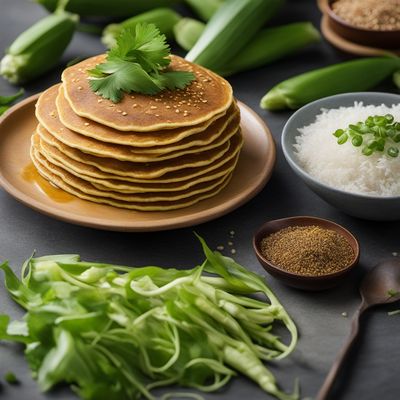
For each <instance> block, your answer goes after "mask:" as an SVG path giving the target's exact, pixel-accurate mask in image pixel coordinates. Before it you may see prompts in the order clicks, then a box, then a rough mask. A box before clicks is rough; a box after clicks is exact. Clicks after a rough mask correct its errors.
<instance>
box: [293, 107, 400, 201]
mask: <svg viewBox="0 0 400 400" xmlns="http://www.w3.org/2000/svg"><path fill="white" fill-rule="evenodd" d="M385 114H392V115H393V117H394V120H395V121H400V104H397V105H393V106H392V107H387V106H385V105H384V104H382V105H381V106H373V105H368V106H364V105H363V103H362V102H361V103H358V102H355V103H354V107H340V108H338V109H331V110H326V109H322V110H321V114H319V115H317V117H316V121H315V122H313V123H312V124H310V125H308V126H305V127H303V128H301V129H299V132H300V135H299V136H297V137H296V144H294V147H295V149H296V154H297V157H298V160H299V162H300V165H301V166H302V167H303V168H304V170H305V171H307V172H308V173H309V174H310V175H311V176H313V177H314V178H316V179H317V180H319V181H321V182H323V183H325V184H327V185H329V186H332V187H335V188H337V189H341V190H344V191H348V192H353V193H362V194H367V195H373V196H400V156H399V157H396V158H392V157H390V156H388V155H386V154H384V153H382V152H374V153H373V154H372V155H371V156H365V155H363V154H362V153H361V149H362V146H361V147H354V146H353V145H352V144H351V141H350V140H348V141H347V142H346V143H345V144H342V145H338V144H337V138H336V137H334V136H333V132H335V131H336V129H339V128H342V129H345V128H347V127H348V125H349V124H356V123H357V122H359V121H365V119H366V118H367V117H369V116H370V115H372V116H373V115H385Z"/></svg>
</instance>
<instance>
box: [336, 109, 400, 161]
mask: <svg viewBox="0 0 400 400" xmlns="http://www.w3.org/2000/svg"><path fill="white" fill-rule="evenodd" d="M399 130H400V123H399V122H394V117H393V115H392V114H386V115H383V116H382V115H375V116H369V117H368V118H367V119H366V120H365V121H364V122H362V121H359V122H357V124H349V125H348V127H347V129H337V130H336V131H335V132H334V133H333V135H334V136H335V137H337V138H338V140H337V142H338V144H344V143H346V142H347V140H348V138H349V136H350V138H351V143H352V145H353V146H355V147H359V146H361V145H362V144H363V143H364V141H365V142H366V146H364V147H363V149H362V154H364V155H366V156H370V155H371V154H373V153H374V152H375V151H380V152H383V151H385V146H386V144H387V142H388V144H389V147H388V149H387V151H386V152H387V154H388V155H389V156H390V157H393V158H395V157H397V156H398V155H399V149H398V148H397V147H395V146H393V145H392V146H390V142H393V143H399V142H400V132H398V131H399ZM361 135H363V136H364V138H363V136H361Z"/></svg>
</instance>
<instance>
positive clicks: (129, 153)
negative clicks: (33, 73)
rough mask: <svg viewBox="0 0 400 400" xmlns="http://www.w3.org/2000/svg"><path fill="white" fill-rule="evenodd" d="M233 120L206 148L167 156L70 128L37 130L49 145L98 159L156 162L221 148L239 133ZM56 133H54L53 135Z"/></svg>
mask: <svg viewBox="0 0 400 400" xmlns="http://www.w3.org/2000/svg"><path fill="white" fill-rule="evenodd" d="M232 118H233V119H232V120H231V121H230V122H229V123H228V125H227V126H226V128H225V130H224V131H222V132H221V133H220V134H219V136H218V137H217V138H216V139H215V140H214V141H212V142H211V143H209V144H208V145H205V146H192V147H187V148H185V149H182V150H179V149H178V150H175V151H171V152H168V153H165V154H143V153H141V149H140V148H139V149H138V148H133V147H131V146H123V145H118V144H112V143H104V142H100V141H98V140H96V139H92V138H90V137H87V136H82V135H79V134H78V133H75V132H73V131H71V130H70V129H68V128H62V126H61V127H59V128H58V129H55V130H52V131H49V130H48V129H46V128H44V127H43V126H42V125H39V126H38V128H37V132H38V134H39V135H40V136H41V137H42V139H43V140H45V141H46V142H48V143H49V144H51V145H53V146H56V147H58V148H60V150H61V151H62V149H61V147H62V144H64V145H66V146H68V147H72V148H74V149H78V150H80V151H81V152H84V153H88V154H91V155H94V156H97V157H106V158H114V159H116V160H120V161H133V162H155V161H162V160H168V159H170V158H176V157H179V156H182V155H185V154H191V153H199V152H202V151H206V150H211V149H213V148H215V147H218V146H221V145H222V144H223V143H225V142H227V141H228V140H229V139H230V138H231V137H232V136H233V135H234V134H235V132H236V131H237V129H238V126H239V122H240V118H239V116H238V115H235V116H233V117H232ZM54 125H57V119H56V118H54V119H53V120H52V121H51V123H50V124H48V126H49V127H51V128H53V126H54ZM53 132H54V133H53Z"/></svg>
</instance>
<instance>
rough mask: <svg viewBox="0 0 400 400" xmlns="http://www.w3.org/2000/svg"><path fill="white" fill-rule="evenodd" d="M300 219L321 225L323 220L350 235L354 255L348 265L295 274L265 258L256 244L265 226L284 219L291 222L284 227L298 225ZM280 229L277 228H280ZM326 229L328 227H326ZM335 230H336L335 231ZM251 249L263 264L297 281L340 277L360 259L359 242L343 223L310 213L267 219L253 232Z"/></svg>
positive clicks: (314, 280)
mask: <svg viewBox="0 0 400 400" xmlns="http://www.w3.org/2000/svg"><path fill="white" fill-rule="evenodd" d="M300 219H302V220H304V219H306V220H308V221H310V222H311V224H310V225H312V224H313V223H314V225H317V226H322V224H321V222H323V223H324V224H327V225H328V226H335V227H336V228H339V229H338V230H339V231H342V232H345V233H346V234H347V235H348V237H350V238H351V240H352V241H353V242H354V244H355V246H354V247H353V246H352V245H351V244H350V245H351V248H352V249H353V250H354V249H355V252H354V257H353V260H352V262H351V263H350V264H349V265H348V266H346V267H345V268H343V269H341V270H339V271H336V272H331V273H328V274H324V275H302V274H297V273H295V272H290V271H287V270H285V269H283V268H281V267H279V266H278V265H276V264H273V263H272V262H271V261H269V260H267V259H266V258H265V257H264V255H263V254H262V252H261V249H259V246H258V242H261V240H257V238H258V237H259V236H261V234H262V232H263V231H264V230H265V229H266V228H267V226H268V225H269V224H272V223H276V222H281V221H286V222H293V223H290V224H288V225H287V226H286V227H289V226H299V225H296V223H295V222H296V221H298V220H300ZM325 228H326V226H325ZM281 229H284V228H281ZM281 229H279V230H281ZM326 229H328V228H326ZM279 230H277V231H275V232H278V231H279ZM275 232H273V233H275ZM335 232H337V231H335ZM269 235H270V234H269ZM269 235H264V236H263V238H264V237H266V236H269ZM342 236H344V237H345V239H346V240H347V241H348V242H350V241H349V240H348V237H346V236H345V235H343V234H342ZM253 250H254V252H255V253H256V255H257V258H259V259H261V260H263V262H264V263H265V264H267V265H268V266H269V267H270V268H271V269H274V270H276V271H277V272H279V273H280V274H281V275H285V276H286V277H289V278H294V279H298V280H299V281H313V282H318V281H323V280H327V279H333V278H337V277H340V276H341V275H344V274H345V273H347V272H349V271H351V270H352V269H353V268H355V267H356V265H357V264H358V262H359V259H360V243H359V242H358V240H357V238H356V237H355V236H354V235H353V234H352V233H351V232H350V231H349V230H348V229H346V228H345V227H344V226H343V225H340V224H338V223H336V222H333V221H331V220H329V219H325V218H320V217H314V216H310V215H298V216H293V217H286V218H279V219H273V220H269V221H266V222H264V223H263V224H262V225H261V226H260V227H259V228H258V229H257V231H256V232H255V233H254V234H253ZM262 266H263V268H264V269H265V270H267V269H266V268H265V266H264V265H262ZM267 271H268V270H267Z"/></svg>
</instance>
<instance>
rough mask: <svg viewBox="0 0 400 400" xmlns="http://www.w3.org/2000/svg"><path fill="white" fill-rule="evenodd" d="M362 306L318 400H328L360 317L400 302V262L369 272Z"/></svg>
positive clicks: (396, 261) (362, 294)
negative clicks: (372, 309) (384, 305)
mask: <svg viewBox="0 0 400 400" xmlns="http://www.w3.org/2000/svg"><path fill="white" fill-rule="evenodd" d="M360 294H361V304H360V306H359V307H358V309H357V311H356V312H355V314H354V316H353V319H352V321H351V331H350V336H349V338H348V339H347V342H346V343H345V344H344V345H343V347H342V350H341V351H340V353H339V354H338V356H337V358H336V360H335V362H334V363H333V365H332V368H331V370H330V371H329V374H328V375H327V377H326V378H325V381H324V384H323V385H322V387H321V389H320V391H319V392H318V394H317V397H316V400H327V399H328V395H329V392H330V390H331V388H332V385H333V383H334V381H335V378H336V376H337V374H338V372H339V370H340V368H341V366H342V364H343V362H344V361H345V359H346V356H347V354H348V352H349V350H350V348H351V346H352V345H353V343H354V342H355V340H356V338H357V336H358V333H359V325H360V324H359V322H360V317H361V315H362V314H363V312H364V311H365V310H367V309H368V308H370V307H372V306H376V305H379V304H388V303H393V302H395V301H397V300H400V261H399V260H388V261H384V262H382V263H381V264H378V265H377V266H376V267H374V268H373V269H372V270H371V271H369V272H368V273H367V274H366V276H365V277H364V279H363V280H362V282H361V286H360Z"/></svg>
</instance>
